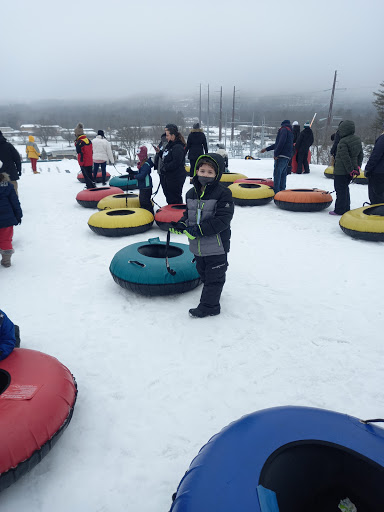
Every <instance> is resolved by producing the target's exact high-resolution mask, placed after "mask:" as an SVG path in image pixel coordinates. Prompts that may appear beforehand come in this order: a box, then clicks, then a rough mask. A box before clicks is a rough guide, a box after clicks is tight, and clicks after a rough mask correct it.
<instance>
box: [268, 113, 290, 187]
mask: <svg viewBox="0 0 384 512" xmlns="http://www.w3.org/2000/svg"><path fill="white" fill-rule="evenodd" d="M272 150H274V157H273V158H274V160H275V166H274V170H273V190H274V192H275V194H277V193H278V192H280V190H285V188H286V183H287V169H288V164H289V161H290V159H291V158H292V154H293V133H292V126H291V121H289V120H288V119H285V120H284V121H283V122H282V123H281V127H280V128H279V131H278V132H277V136H276V140H275V143H274V144H272V145H271V146H268V147H267V148H263V149H261V150H260V153H265V151H272Z"/></svg>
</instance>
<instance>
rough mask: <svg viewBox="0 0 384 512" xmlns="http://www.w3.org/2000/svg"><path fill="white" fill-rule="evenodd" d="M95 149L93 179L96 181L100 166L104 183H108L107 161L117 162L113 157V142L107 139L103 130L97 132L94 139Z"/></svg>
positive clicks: (93, 148)
mask: <svg viewBox="0 0 384 512" xmlns="http://www.w3.org/2000/svg"><path fill="white" fill-rule="evenodd" d="M92 151H93V181H94V182H96V177H97V173H98V172H99V166H100V167H101V176H102V180H103V185H106V183H107V180H106V179H107V162H108V161H109V163H110V164H114V163H115V159H114V158H113V153H112V147H111V144H110V143H109V142H108V141H107V139H106V138H105V136H104V132H103V130H99V131H98V132H97V135H96V137H95V138H94V139H93V141H92Z"/></svg>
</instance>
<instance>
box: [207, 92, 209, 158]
mask: <svg viewBox="0 0 384 512" xmlns="http://www.w3.org/2000/svg"><path fill="white" fill-rule="evenodd" d="M207 146H208V150H209V84H208V108H207Z"/></svg>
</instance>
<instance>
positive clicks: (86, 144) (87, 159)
mask: <svg viewBox="0 0 384 512" xmlns="http://www.w3.org/2000/svg"><path fill="white" fill-rule="evenodd" d="M75 136H76V140H75V147H76V152H77V161H78V162H79V165H80V168H81V172H82V173H83V176H84V179H85V185H86V187H87V188H95V187H96V183H94V182H93V181H92V170H93V151H92V142H91V141H90V140H89V139H88V137H87V136H86V135H84V126H83V124H82V123H78V125H77V126H76V128H75Z"/></svg>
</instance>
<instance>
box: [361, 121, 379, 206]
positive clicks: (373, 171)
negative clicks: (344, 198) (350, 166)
mask: <svg viewBox="0 0 384 512" xmlns="http://www.w3.org/2000/svg"><path fill="white" fill-rule="evenodd" d="M383 130H384V123H383ZM364 174H365V176H366V177H367V178H368V195H369V201H370V202H371V204H379V203H384V131H383V133H382V134H381V135H380V136H379V137H378V139H376V142H375V146H374V148H373V150H372V153H371V156H370V157H369V160H368V162H367V165H366V166H365V171H364Z"/></svg>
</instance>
